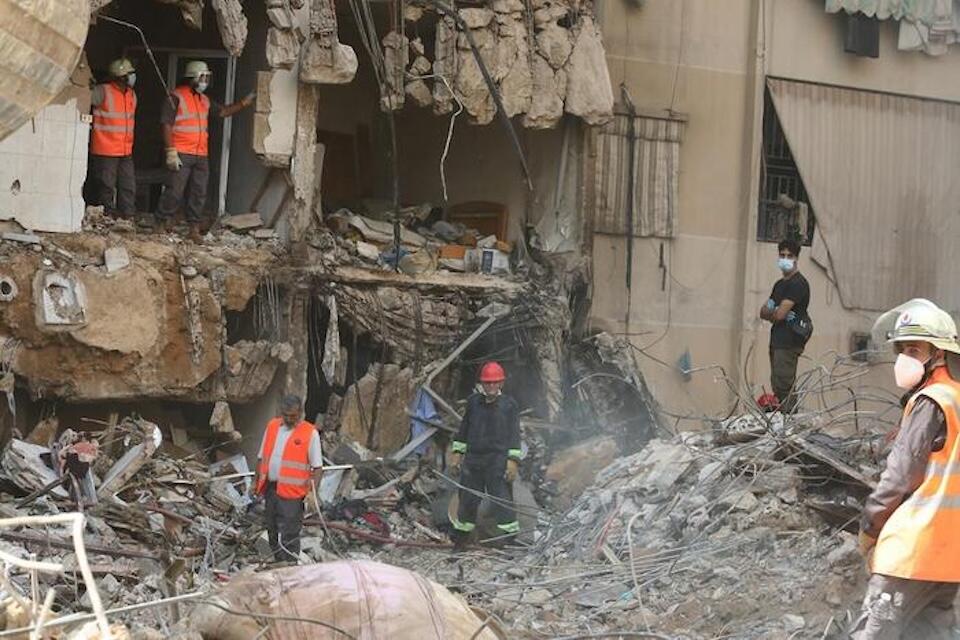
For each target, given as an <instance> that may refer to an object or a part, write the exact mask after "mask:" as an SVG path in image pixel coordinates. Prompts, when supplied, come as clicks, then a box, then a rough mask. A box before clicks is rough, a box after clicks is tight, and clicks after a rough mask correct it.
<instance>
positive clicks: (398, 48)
mask: <svg viewBox="0 0 960 640" xmlns="http://www.w3.org/2000/svg"><path fill="white" fill-rule="evenodd" d="M409 56H410V41H409V40H408V39H407V37H406V36H405V35H403V34H400V33H397V32H396V31H391V32H390V33H388V34H387V35H385V36H384V37H383V66H384V74H383V84H382V85H381V94H380V108H381V109H383V110H384V111H396V110H398V109H402V108H403V102H404V96H405V93H404V84H405V83H404V75H405V71H406V68H407V63H408V62H409Z"/></svg>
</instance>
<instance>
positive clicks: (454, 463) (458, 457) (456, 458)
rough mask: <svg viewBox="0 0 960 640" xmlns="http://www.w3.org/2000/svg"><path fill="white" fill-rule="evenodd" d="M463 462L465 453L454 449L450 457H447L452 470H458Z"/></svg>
mask: <svg viewBox="0 0 960 640" xmlns="http://www.w3.org/2000/svg"><path fill="white" fill-rule="evenodd" d="M462 462H463V454H462V453H457V452H456V451H454V452H453V453H451V454H450V457H449V458H448V459H447V466H448V467H450V469H451V470H456V469H459V468H460V464H461V463H462Z"/></svg>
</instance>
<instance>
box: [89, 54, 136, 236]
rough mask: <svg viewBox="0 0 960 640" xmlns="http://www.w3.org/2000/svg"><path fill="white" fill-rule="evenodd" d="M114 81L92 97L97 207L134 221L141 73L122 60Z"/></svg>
mask: <svg viewBox="0 0 960 640" xmlns="http://www.w3.org/2000/svg"><path fill="white" fill-rule="evenodd" d="M109 73H110V81H109V82H105V83H103V84H98V85H97V86H96V87H94V88H93V91H92V92H91V93H90V102H91V105H92V106H93V126H92V127H91V130H90V155H91V156H92V158H91V159H90V160H91V161H90V166H91V169H92V171H93V182H94V188H95V190H96V191H95V193H96V203H97V204H99V205H101V206H103V208H104V212H105V213H107V214H108V215H111V216H116V215H120V216H122V217H124V218H132V217H133V214H134V209H135V196H136V192H137V179H136V174H135V172H134V168H133V133H134V127H135V118H136V112H137V94H136V92H135V91H134V90H133V86H134V84H136V81H137V73H136V70H135V69H134V68H133V63H132V62H130V61H129V60H128V59H126V58H119V59H117V60H114V61H113V62H111V63H110V67H109Z"/></svg>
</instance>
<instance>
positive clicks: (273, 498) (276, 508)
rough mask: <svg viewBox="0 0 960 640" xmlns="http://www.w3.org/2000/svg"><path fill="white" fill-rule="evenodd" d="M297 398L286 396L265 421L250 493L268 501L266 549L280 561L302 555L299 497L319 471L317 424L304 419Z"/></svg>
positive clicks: (321, 470)
mask: <svg viewBox="0 0 960 640" xmlns="http://www.w3.org/2000/svg"><path fill="white" fill-rule="evenodd" d="M300 407H301V402H300V398H298V397H297V396H292V395H291V396H285V397H284V398H283V400H282V401H281V403H280V412H281V414H280V416H279V417H277V418H274V419H272V420H271V421H270V422H268V423H267V429H266V431H265V432H264V434H263V440H262V441H261V443H260V453H259V454H257V471H256V481H255V483H254V492H255V493H256V495H257V496H259V497H263V498H264V499H265V502H266V524H267V535H268V539H269V541H270V550H271V551H272V552H273V557H274V559H275V560H277V561H278V562H284V561H292V562H296V561H297V559H298V558H299V556H300V528H301V527H302V525H303V499H304V498H306V497H307V495H308V494H309V493H310V491H311V490H313V486H312V485H313V483H314V482H315V481H318V480H319V479H320V476H321V475H322V473H323V456H322V454H321V450H320V434H319V433H318V432H317V428H316V427H314V426H313V425H312V424H311V423H309V422H307V421H306V420H302V419H301V417H302V412H301V409H300Z"/></svg>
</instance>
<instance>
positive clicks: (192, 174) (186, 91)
mask: <svg viewBox="0 0 960 640" xmlns="http://www.w3.org/2000/svg"><path fill="white" fill-rule="evenodd" d="M210 79H211V72H210V68H209V67H208V66H207V63H206V62H203V61H202V60H194V61H191V62H188V63H187V66H186V70H185V72H184V74H183V80H182V81H181V82H180V84H179V85H178V86H177V88H176V89H174V90H173V92H172V93H171V94H170V96H169V99H168V100H164V104H163V108H162V110H161V114H160V121H161V123H162V125H163V141H164V145H165V146H166V166H167V170H168V174H167V179H166V181H165V183H164V190H163V195H162V196H161V198H160V204H159V206H158V209H157V217H158V222H159V228H160V231H166V230H167V229H168V227H169V224H170V221H171V219H172V218H173V216H174V214H175V213H176V212H177V209H179V208H180V206H181V204H185V208H186V218H187V223H188V224H189V225H190V237H191V239H192V240H193V241H194V242H200V235H201V234H200V224H201V220H202V215H203V206H204V203H205V202H206V199H207V183H208V182H209V181H210V164H209V161H208V155H209V134H208V122H209V116H210V112H211V110H212V111H213V113H214V114H216V115H218V116H220V117H221V118H229V117H230V116H232V115H234V114H235V113H238V112H239V111H241V110H243V109H244V108H246V107H249V106H250V105H251V104H253V98H254V94H253V93H251V94H249V95H247V96H246V97H244V98H243V99H242V100H240V101H239V102H235V103H233V104H230V105H225V106H224V105H220V104H217V103H215V102H213V101H212V100H211V99H210V98H209V97H208V96H207V95H206V91H207V88H208V87H209V86H210ZM184 192H186V202H185V203H184V202H183V201H184Z"/></svg>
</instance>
